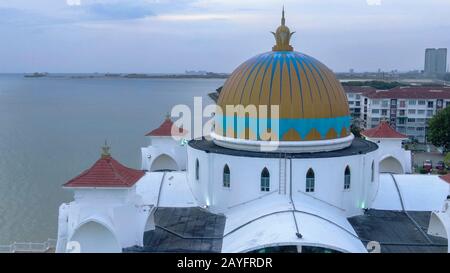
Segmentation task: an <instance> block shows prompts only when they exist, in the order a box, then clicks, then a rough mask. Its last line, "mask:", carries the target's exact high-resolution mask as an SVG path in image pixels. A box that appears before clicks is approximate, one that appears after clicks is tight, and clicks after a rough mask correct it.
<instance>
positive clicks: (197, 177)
mask: <svg viewBox="0 0 450 273" xmlns="http://www.w3.org/2000/svg"><path fill="white" fill-rule="evenodd" d="M199 179H200V163H199V162H198V158H197V159H196V160H195V180H199Z"/></svg>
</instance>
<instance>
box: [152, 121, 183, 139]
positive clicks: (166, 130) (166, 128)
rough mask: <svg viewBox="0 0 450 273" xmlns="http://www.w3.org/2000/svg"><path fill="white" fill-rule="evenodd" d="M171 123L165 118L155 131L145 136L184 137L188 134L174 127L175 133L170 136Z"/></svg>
mask: <svg viewBox="0 0 450 273" xmlns="http://www.w3.org/2000/svg"><path fill="white" fill-rule="evenodd" d="M172 126H173V122H172V120H171V119H170V118H166V120H164V122H163V123H162V124H161V125H160V126H159V127H158V128H156V129H155V130H153V131H151V132H150V133H148V134H146V136H184V135H185V134H187V133H188V131H187V130H185V129H182V128H178V127H175V128H174V129H175V132H174V134H172Z"/></svg>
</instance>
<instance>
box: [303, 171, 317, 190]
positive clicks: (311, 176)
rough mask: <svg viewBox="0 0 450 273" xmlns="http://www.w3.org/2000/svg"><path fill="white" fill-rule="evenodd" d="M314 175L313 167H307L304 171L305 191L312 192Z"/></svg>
mask: <svg viewBox="0 0 450 273" xmlns="http://www.w3.org/2000/svg"><path fill="white" fill-rule="evenodd" d="M314 184H315V175H314V171H313V169H311V168H310V169H309V170H308V172H307V173H306V189H305V191H306V192H314V190H315V189H314V187H315V185H314Z"/></svg>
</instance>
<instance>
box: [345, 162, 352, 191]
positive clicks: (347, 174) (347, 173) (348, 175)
mask: <svg viewBox="0 0 450 273" xmlns="http://www.w3.org/2000/svg"><path fill="white" fill-rule="evenodd" d="M350 179H351V173H350V167H349V166H347V167H345V172H344V190H349V189H350V181H351V180H350Z"/></svg>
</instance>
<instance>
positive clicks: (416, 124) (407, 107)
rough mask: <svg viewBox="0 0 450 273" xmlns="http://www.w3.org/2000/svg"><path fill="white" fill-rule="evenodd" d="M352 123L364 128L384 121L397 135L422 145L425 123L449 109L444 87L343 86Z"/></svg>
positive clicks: (449, 92)
mask: <svg viewBox="0 0 450 273" xmlns="http://www.w3.org/2000/svg"><path fill="white" fill-rule="evenodd" d="M344 89H345V90H346V93H347V99H348V103H349V108H350V112H351V113H352V117H353V119H354V122H355V121H357V123H356V124H361V127H364V128H366V129H370V128H375V127H377V126H378V124H379V123H380V122H381V121H382V120H385V119H387V120H388V121H389V124H390V125H391V127H392V128H393V129H395V130H396V131H397V132H399V133H401V134H403V135H406V136H407V137H408V138H410V139H415V140H417V141H419V142H422V143H423V142H425V136H426V131H427V124H428V120H429V119H431V118H432V117H433V116H434V115H435V114H436V113H437V112H438V111H440V110H441V109H443V108H445V107H448V106H450V87H448V86H401V87H395V88H392V89H389V90H376V89H374V88H367V87H353V86H351V87H350V86H348V87H344Z"/></svg>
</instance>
